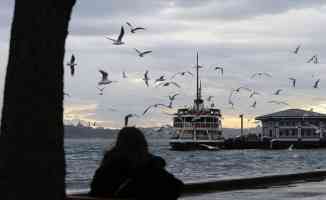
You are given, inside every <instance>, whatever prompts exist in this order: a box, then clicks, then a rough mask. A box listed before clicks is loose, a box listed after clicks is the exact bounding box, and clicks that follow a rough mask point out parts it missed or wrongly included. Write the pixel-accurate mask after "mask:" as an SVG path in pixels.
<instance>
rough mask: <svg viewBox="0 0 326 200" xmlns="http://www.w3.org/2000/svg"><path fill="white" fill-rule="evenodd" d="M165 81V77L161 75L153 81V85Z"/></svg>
mask: <svg viewBox="0 0 326 200" xmlns="http://www.w3.org/2000/svg"><path fill="white" fill-rule="evenodd" d="M162 81H165V76H164V75H162V76H160V77H159V78H157V79H155V83H157V82H162Z"/></svg>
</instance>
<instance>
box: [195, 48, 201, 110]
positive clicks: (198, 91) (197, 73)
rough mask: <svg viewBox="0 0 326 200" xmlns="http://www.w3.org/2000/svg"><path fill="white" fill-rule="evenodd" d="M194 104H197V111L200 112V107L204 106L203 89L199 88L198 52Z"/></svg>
mask: <svg viewBox="0 0 326 200" xmlns="http://www.w3.org/2000/svg"><path fill="white" fill-rule="evenodd" d="M200 87H201V86H200ZM194 102H195V108H196V111H199V108H200V105H201V104H203V100H202V99H201V88H199V64H198V52H197V55H196V99H195V101H194Z"/></svg>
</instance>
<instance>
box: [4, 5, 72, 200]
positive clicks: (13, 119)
mask: <svg viewBox="0 0 326 200" xmlns="http://www.w3.org/2000/svg"><path fill="white" fill-rule="evenodd" d="M74 4H75V0H33V1H28V0H16V3H15V11H14V18H13V22H12V27H11V39H10V49H9V60H8V66H7V74H6V82H5V90H4V99H3V108H2V120H1V134H0V199H1V200H20V199H21V200H27V199H31V200H39V199H40V200H41V199H42V200H44V199H46V200H62V199H64V197H65V158H64V147H63V136H64V133H63V132H64V130H63V102H62V101H63V73H64V68H63V59H64V52H65V49H64V46H65V40H66V36H67V33H68V24H69V20H70V15H71V12H72V8H73V5H74Z"/></svg>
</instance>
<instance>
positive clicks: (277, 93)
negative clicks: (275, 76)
mask: <svg viewBox="0 0 326 200" xmlns="http://www.w3.org/2000/svg"><path fill="white" fill-rule="evenodd" d="M280 92H282V89H277V90H276V92H274V95H279V94H280Z"/></svg>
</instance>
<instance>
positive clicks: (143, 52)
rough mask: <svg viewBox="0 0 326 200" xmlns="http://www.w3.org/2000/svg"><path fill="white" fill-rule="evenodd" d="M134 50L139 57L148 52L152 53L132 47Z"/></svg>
mask: <svg viewBox="0 0 326 200" xmlns="http://www.w3.org/2000/svg"><path fill="white" fill-rule="evenodd" d="M134 49H135V51H136V52H137V53H138V56H139V57H144V55H146V54H148V53H152V51H139V50H138V49H136V48H134Z"/></svg>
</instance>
